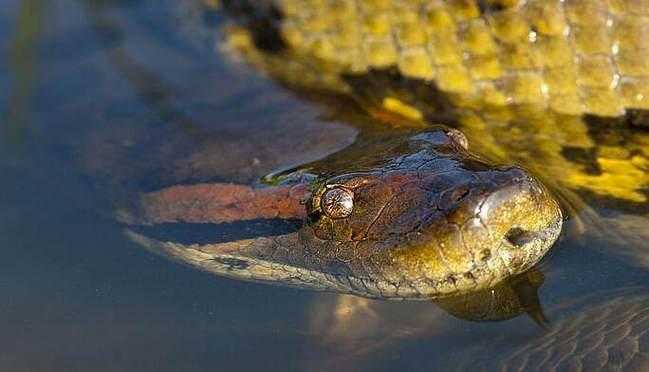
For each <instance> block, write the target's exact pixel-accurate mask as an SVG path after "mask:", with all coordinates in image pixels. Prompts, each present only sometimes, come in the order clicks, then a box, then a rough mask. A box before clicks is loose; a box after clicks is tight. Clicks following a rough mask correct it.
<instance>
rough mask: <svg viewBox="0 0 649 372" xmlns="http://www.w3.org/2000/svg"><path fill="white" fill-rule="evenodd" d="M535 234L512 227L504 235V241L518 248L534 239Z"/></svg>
mask: <svg viewBox="0 0 649 372" xmlns="http://www.w3.org/2000/svg"><path fill="white" fill-rule="evenodd" d="M535 235H536V234H535V233H534V232H531V231H526V230H523V229H521V228H520V227H513V228H511V229H509V231H507V234H505V239H506V240H507V241H508V242H509V243H511V245H513V246H514V247H516V248H520V247H522V246H524V245H525V244H527V243H529V242H530V241H532V240H533V239H534V236H535Z"/></svg>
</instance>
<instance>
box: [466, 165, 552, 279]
mask: <svg viewBox="0 0 649 372" xmlns="http://www.w3.org/2000/svg"><path fill="white" fill-rule="evenodd" d="M492 182H493V184H494V186H495V187H494V188H493V191H492V192H490V193H489V194H488V195H487V196H486V197H485V198H484V201H483V202H482V203H481V204H480V205H479V206H478V208H477V210H476V212H477V213H476V218H477V219H479V221H480V223H481V224H482V225H483V226H485V227H486V228H487V230H488V234H489V236H490V238H491V239H492V241H493V242H497V243H498V244H499V250H498V251H499V252H498V253H499V255H500V258H502V259H503V260H504V262H505V263H506V264H507V266H508V269H509V271H517V272H518V271H521V270H525V269H527V268H529V267H530V266H532V265H533V264H535V263H536V262H537V261H538V260H540V259H541V257H543V255H544V254H545V253H546V252H547V251H548V249H549V248H550V247H551V246H552V244H553V243H554V241H555V240H556V238H557V237H558V235H559V232H560V231H561V222H562V215H561V209H560V208H559V205H558V203H557V202H556V201H555V200H554V198H553V197H552V196H551V195H550V193H549V191H548V190H547V189H546V188H545V187H544V186H543V185H542V184H541V183H540V182H539V181H538V180H536V179H535V178H534V177H532V176H530V175H529V174H527V173H526V172H525V171H523V170H522V169H520V168H516V167H513V168H509V169H507V170H504V171H502V173H501V174H499V175H498V177H495V179H494V180H493V181H492Z"/></svg>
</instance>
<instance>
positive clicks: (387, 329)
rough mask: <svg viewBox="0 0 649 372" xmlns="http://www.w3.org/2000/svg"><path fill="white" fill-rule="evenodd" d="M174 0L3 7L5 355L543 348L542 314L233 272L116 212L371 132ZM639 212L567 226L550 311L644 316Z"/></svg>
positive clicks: (202, 361) (225, 355)
mask: <svg viewBox="0 0 649 372" xmlns="http://www.w3.org/2000/svg"><path fill="white" fill-rule="evenodd" d="M173 3H174V2H172V1H169V2H167V1H163V2H160V1H145V2H131V1H96V2H88V1H85V2H84V1H71V0H61V1H57V2H46V1H43V0H23V1H18V0H9V1H5V2H4V6H3V7H0V33H1V34H2V35H5V37H2V38H0V55H1V56H2V64H3V65H2V70H0V71H1V72H0V86H2V87H3V89H2V90H0V115H2V116H1V118H2V119H1V120H2V121H1V123H2V125H1V127H0V129H1V131H0V136H1V137H0V175H1V177H2V180H3V182H2V184H1V185H0V248H1V249H2V251H3V252H4V257H3V260H2V264H0V298H2V299H3V301H2V302H1V304H0V324H1V328H2V329H3V332H2V333H1V334H0V344H2V345H3V347H2V348H1V350H0V369H2V370H7V371H23V370H24V371H59V370H66V371H73V370H79V371H82V370H83V371H88V370H93V371H94V370H106V371H108V370H111V371H112V370H120V371H122V370H133V371H135V370H138V371H142V370H152V371H153V370H155V371H163V370H170V371H171V370H174V371H176V370H185V371H192V370H197V371H198V370H200V371H203V370H237V371H238V370H262V369H263V370H278V371H286V370H314V371H320V370H322V371H326V370H331V369H332V368H338V369H340V370H373V371H375V370H385V371H392V370H417V371H424V370H450V369H456V368H457V369H464V368H466V369H467V370H469V369H471V370H473V369H474V368H475V367H476V366H480V365H488V364H489V363H492V364H493V365H497V364H499V363H510V362H508V361H506V360H508V359H509V357H510V356H512V355H518V356H519V357H520V355H527V354H525V353H528V354H530V355H532V353H531V352H530V351H529V350H527V351H525V350H523V351H520V350H519V349H520V348H521V347H523V348H524V347H525V346H526V345H535V344H537V343H539V342H542V340H543V337H544V335H546V334H547V332H548V331H546V330H544V329H543V328H541V327H539V326H538V325H536V324H535V323H534V322H533V321H532V320H531V319H530V318H528V317H526V316H520V317H517V318H515V319H512V320H508V321H502V322H470V321H465V320H460V319H457V318H455V317H453V316H451V315H448V314H447V313H445V312H444V311H442V310H441V309H439V308H438V307H436V306H435V305H433V304H431V303H428V302H411V303H388V302H381V301H371V300H365V299H360V298H355V297H350V296H341V295H335V294H326V293H324V294H323V293H314V292H309V291H301V290H295V289H290V288H283V287H275V286H266V285H261V284H255V283H246V282H239V281H233V280H229V279H226V278H221V277H214V276H211V275H209V274H205V273H202V272H199V271H196V270H194V269H191V268H188V267H186V266H183V265H180V264H177V263H174V262H171V261H168V260H166V259H164V258H161V257H158V256H155V255H153V254H151V253H149V252H147V251H145V250H143V249H141V248H140V247H139V246H138V245H136V244H135V243H133V242H132V241H130V240H128V239H127V238H126V237H125V236H124V235H123V231H122V229H123V227H122V226H121V225H120V224H119V223H117V222H116V221H115V219H114V218H113V217H114V216H113V213H114V211H115V209H116V208H117V207H119V205H120V203H123V201H124V200H128V197H129V195H130V193H131V192H134V190H154V189H157V188H160V187H163V186H168V185H172V184H174V183H176V182H180V181H184V182H185V181H186V182H197V181H231V182H241V183H245V182H251V181H253V180H255V179H256V178H257V177H259V176H261V175H264V174H267V173H268V172H271V171H274V170H277V169H284V168H288V167H291V166H294V165H297V164H301V163H305V162H308V161H313V160H317V159H320V158H322V157H323V156H325V155H327V154H329V153H332V152H335V151H337V150H339V149H341V148H344V147H345V146H347V145H349V144H350V143H351V142H353V140H354V138H355V136H356V135H357V131H358V129H356V128H355V127H351V126H349V125H347V124H345V123H344V122H342V121H335V120H334V121H332V120H329V119H328V118H326V117H323V116H322V112H321V110H320V109H319V108H318V107H317V106H315V105H312V104H309V103H307V102H303V101H301V100H300V99H299V98H298V97H296V96H294V95H292V94H291V93H290V92H287V91H285V90H284V89H282V88H280V87H278V86H277V85H275V84H273V83H272V82H270V81H268V80H265V79H264V78H262V77H259V76H258V75H257V74H254V73H252V72H251V71H249V70H248V69H246V68H245V67H244V66H243V65H240V64H237V63H233V62H232V61H230V60H227V59H225V58H224V57H223V55H222V54H220V53H218V52H217V51H215V48H216V46H215V43H214V41H215V36H214V34H210V32H216V31H214V28H208V27H198V26H196V25H194V24H192V23H191V22H186V21H184V17H185V16H187V17H189V15H183V13H182V11H179V9H178V7H177V6H176V5H175V4H173ZM201 17H203V21H204V23H207V24H217V23H219V22H220V21H221V20H220V19H219V16H218V15H215V14H211V13H206V14H202V15H201ZM217 38H218V35H217ZM595 207H596V208H597V206H596V205H595ZM606 208H607V209H603V208H600V209H598V212H605V213H611V212H615V207H610V206H607V207H606ZM611 208H613V209H611ZM637 218H639V222H638V223H636V226H639V227H636V229H637V231H638V233H636V232H633V230H632V229H628V230H629V231H631V236H632V237H635V238H636V239H635V240H633V239H631V240H627V241H619V242H611V241H610V240H605V239H598V238H594V237H590V235H587V236H586V237H583V236H578V235H576V234H565V236H563V237H562V238H561V240H560V242H559V243H558V244H557V245H556V246H555V247H554V248H553V250H552V252H551V254H550V255H549V256H548V257H547V258H546V259H544V260H543V262H542V263H541V264H540V267H539V269H540V271H541V272H542V273H543V274H544V276H545V281H544V283H543V285H542V287H541V289H540V293H539V295H540V300H541V303H542V306H543V308H544V309H545V312H546V315H547V317H548V318H549V321H550V327H552V326H553V324H558V327H560V329H567V328H569V326H570V325H571V324H574V325H576V326H578V327H584V328H585V327H588V325H589V319H591V318H590V317H591V316H592V319H593V322H599V323H602V324H606V323H607V318H606V316H605V314H606V311H608V309H609V308H607V307H606V304H608V303H611V308H612V309H614V310H613V311H614V312H615V311H617V310H615V309H618V308H619V309H626V308H629V307H631V308H632V309H635V310H634V311H635V312H636V313H637V314H640V315H642V314H646V312H647V310H648V309H649V304H647V300H646V299H647V298H648V297H649V285H648V284H647V283H649V281H648V279H649V271H647V268H646V262H647V255H649V245H647V246H644V247H643V242H644V241H643V239H642V236H641V234H640V233H639V232H641V231H644V230H645V229H643V226H647V225H646V224H643V223H644V222H645V220H643V219H642V217H637ZM571 224H572V222H570V221H569V222H568V225H569V228H570V226H571ZM606 226H607V225H604V226H603V227H601V228H606ZM646 229H649V226H647V227H646ZM629 248H630V250H629ZM645 248H647V249H645ZM620 252H622V254H615V253H620ZM624 252H631V253H624ZM643 260H644V261H643ZM643 262H644V263H643ZM584 296H586V297H585V298H584ZM620 299H622V300H620ZM624 299H629V301H632V302H629V303H625V302H624ZM638 299H639V300H638ZM642 301H644V302H642ZM638 303H640V304H641V305H642V304H644V307H642V306H639V307H638V305H637V304H638ZM601 304H604V305H601ZM634 304H635V306H636V307H632V305H634ZM598 305H599V306H604V308H605V309H607V310H606V311H604V310H602V311H600V310H599V309H600V308H598V307H597V306H598ZM616 306H617V307H616ZM588 309H594V310H593V312H592V315H589V314H590V313H588ZM620 311H621V310H620ZM580 314H586V315H587V316H586V318H585V320H584V319H581V320H580V319H579V315H580ZM640 315H639V316H640ZM629 316H631V317H632V316H633V314H631V315H629ZM645 318H646V317H645ZM628 324H633V322H631V321H630V322H628ZM638 324H639V325H635V327H642V325H643V324H645V325H646V321H645V323H638ZM597 332H599V331H597V330H595V331H593V333H597ZM634 332H636V333H638V334H639V335H636V334H634ZM643 332H644V333H643ZM626 335H627V337H629V338H630V339H636V340H637V341H638V342H637V345H639V346H638V347H636V348H635V349H632V347H631V346H630V347H629V348H627V349H624V348H622V349H620V350H618V349H616V351H615V352H613V351H611V352H610V353H609V354H607V355H608V356H607V357H608V358H610V360H612V361H613V362H616V363H618V364H621V363H622V361H626V360H627V359H628V358H627V357H628V356H629V355H631V357H629V358H632V357H634V355H635V356H637V355H640V354H642V355H644V356H641V357H638V358H640V359H641V358H647V356H648V355H649V339H648V337H649V333H648V332H646V331H645V330H644V329H642V330H640V332H639V331H638V330H637V329H635V330H634V329H633V326H631V329H630V330H629V331H628V332H627V333H626ZM580 337H581V338H583V339H586V338H587V337H586V336H584V335H581V336H576V337H575V338H570V337H567V336H566V338H565V339H567V340H569V341H568V342H572V341H574V344H577V343H578V341H579V340H580ZM611 337H612V336H611ZM559 338H561V337H559ZM607 340H608V338H607V337H604V336H602V337H601V340H600V342H601V343H606V342H607ZM610 342H611V344H613V342H612V341H610ZM566 348H568V349H570V345H568V346H566ZM541 349H542V348H541ZM570 350H573V349H570ZM629 350H636V351H634V352H631V351H629ZM545 355H546V359H548V358H550V357H547V355H549V354H545ZM625 358H627V359H625ZM540 359H543V358H540ZM641 360H644V361H645V362H647V360H646V359H641ZM636 362H637V360H636ZM482 363H487V364H482ZM534 363H536V362H534ZM538 363H540V362H538ZM538 363H537V365H540V364H538ZM637 363H639V362H637ZM647 363H649V362H647ZM506 365H510V364H506ZM593 365H594V364H593ZM638 365H640V364H638ZM523 366H524V368H531V367H532V366H534V365H533V364H527V365H525V364H523ZM586 366H588V365H587V364H586ZM644 366H647V364H644ZM573 367H574V366H573V365H568V364H566V365H564V366H563V368H564V369H565V370H571V368H573ZM575 368H576V367H575ZM647 368H649V367H647ZM638 370H641V369H638Z"/></svg>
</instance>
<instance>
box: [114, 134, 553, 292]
mask: <svg viewBox="0 0 649 372" xmlns="http://www.w3.org/2000/svg"><path fill="white" fill-rule="evenodd" d="M376 141H377V143H370V144H367V146H368V148H371V149H372V150H374V151H375V152H372V153H369V154H368V155H367V157H365V158H355V159H347V164H342V163H341V164H338V166H337V167H336V168H337V170H336V171H335V172H334V173H330V172H322V173H319V174H314V175H312V176H311V177H306V179H310V180H311V181H310V182H308V183H304V181H303V180H302V181H300V182H299V183H298V184H297V185H296V184H294V182H296V181H295V177H292V176H285V177H280V182H279V185H276V186H269V187H266V188H259V189H252V188H249V187H244V186H233V185H228V184H203V185H195V186H182V187H178V186H175V187H171V188H168V189H165V190H161V191H157V192H152V193H149V194H145V195H144V196H143V197H142V199H141V201H140V204H139V207H138V208H136V209H135V213H132V214H131V215H130V216H128V218H126V217H125V218H126V220H127V221H128V222H129V223H131V224H133V225H134V224H137V223H139V224H143V225H152V224H153V225H155V224H164V223H171V222H174V223H177V222H181V223H213V224H214V223H217V224H222V223H227V222H235V221H238V222H241V221H257V222H260V223H261V222H265V223H268V224H271V223H277V222H282V223H283V226H284V227H286V223H292V224H293V229H292V231H288V232H287V231H282V232H281V233H274V234H273V233H268V234H263V235H264V236H262V237H253V238H248V239H239V240H230V241H225V242H214V243H210V244H184V243H182V242H173V241H166V242H165V241H157V240H155V239H154V238H152V237H151V236H150V235H147V234H145V233H141V232H137V229H136V230H133V231H130V232H129V235H130V236H131V237H132V238H133V239H134V240H136V241H138V242H140V243H141V244H143V245H144V246H146V247H148V248H149V249H151V250H153V251H155V252H158V253H162V254H165V255H168V256H172V257H174V258H177V259H179V260H180V261H182V262H185V263H189V264H191V265H194V266H197V267H199V268H202V269H204V270H207V271H210V272H213V273H216V274H220V275H226V276H230V277H234V278H239V279H247V280H256V281H264V282H269V283H277V284H284V285H291V286H297V287H303V288H309V289H317V290H330V291H338V292H343V293H352V294H356V295H361V296H366V297H374V298H385V299H426V298H435V297H444V296H451V295H456V294H461V293H466V292H470V291H476V290H481V289H484V288H487V287H490V286H493V285H495V284H496V283H498V282H500V281H502V280H503V279H505V278H508V277H510V276H512V275H515V274H519V273H522V272H524V271H526V270H527V269H529V268H530V267H531V266H533V265H534V264H535V263H536V262H538V261H539V260H540V259H541V258H542V257H543V256H544V255H545V253H546V252H547V250H548V249H549V248H550V247H551V246H552V244H553V243H554V241H555V240H556V238H557V237H558V235H559V232H560V230H561V219H562V216H561V211H560V209H559V206H558V204H557V203H556V201H555V200H554V199H553V198H552V197H551V196H550V195H549V193H548V192H547V190H546V189H545V188H544V187H543V186H542V185H541V184H540V183H538V181H536V180H535V179H533V178H532V177H531V176H529V175H528V174H527V173H526V172H524V171H523V170H522V169H520V168H517V167H497V166H493V165H490V164H488V163H486V162H484V161H483V160H481V159H479V158H476V157H475V156H474V155H472V154H470V153H469V152H468V151H467V150H466V149H465V148H464V145H465V143H464V141H463V138H462V137H460V136H459V134H458V132H457V131H452V130H451V131H449V130H448V129H443V128H436V129H431V130H428V131H425V132H421V133H419V134H416V135H412V134H407V135H405V136H400V137H399V136H397V137H395V136H394V135H392V136H390V138H387V139H386V138H383V139H377V140H376ZM358 145H359V144H357V146H358ZM324 162H325V163H326V160H325V161H324ZM314 167H315V165H313V168H314ZM313 177H315V178H313ZM302 178H305V175H304V174H302ZM307 184H308V185H309V186H308V190H309V191H307V187H305V185H307ZM234 189H236V190H234ZM332 190H337V191H339V190H344V192H345V193H349V194H351V195H353V198H352V199H353V207H352V208H350V209H349V210H348V212H349V213H347V214H344V215H332V214H331V212H330V211H329V210H328V209H327V208H325V206H326V205H327V204H326V203H325V201H326V200H328V195H330V194H329V193H330V192H331V191H332ZM233 191H236V193H233Z"/></svg>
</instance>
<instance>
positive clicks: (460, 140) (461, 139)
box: [446, 129, 469, 150]
mask: <svg viewBox="0 0 649 372" xmlns="http://www.w3.org/2000/svg"><path fill="white" fill-rule="evenodd" d="M446 135H447V136H449V137H450V138H451V139H452V140H453V141H454V142H455V143H457V144H458V145H460V146H461V147H463V148H464V149H465V150H468V149H469V140H468V139H467V138H466V136H465V135H464V133H462V132H460V131H459V130H457V129H449V130H448V131H447V132H446Z"/></svg>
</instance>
